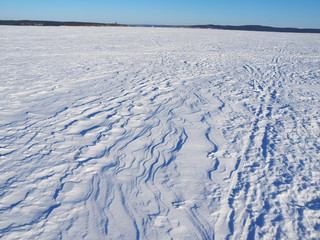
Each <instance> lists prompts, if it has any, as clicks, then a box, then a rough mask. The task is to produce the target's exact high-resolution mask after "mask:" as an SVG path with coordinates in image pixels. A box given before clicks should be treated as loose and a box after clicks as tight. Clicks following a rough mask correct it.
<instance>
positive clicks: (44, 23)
mask: <svg viewBox="0 0 320 240" xmlns="http://www.w3.org/2000/svg"><path fill="white" fill-rule="evenodd" d="M0 25H15V26H96V27H107V26H131V27H139V26H140V27H178V28H205V29H221V30H240V31H261V32H262V31H263V32H292V33H320V29H315V28H279V27H268V26H260V25H245V26H228V25H226V26H224V25H212V24H209V25H190V26H186V25H174V26H173V25H142V24H140V25H139V24H136V25H126V24H118V23H91V22H59V21H32V20H18V21H16V20H0Z"/></svg>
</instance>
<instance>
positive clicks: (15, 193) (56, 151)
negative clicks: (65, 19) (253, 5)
mask: <svg viewBox="0 0 320 240" xmlns="http://www.w3.org/2000/svg"><path fill="white" fill-rule="evenodd" d="M0 83H1V85H0V94H1V95H0V96H1V98H0V189H1V191H0V238H1V239H6V240H7V239H46V240H50V239H73V240H74V239H90V240H91V239H130V240H131V239H160V240H164V239H192V240H193V239H217V240H220V239H291V240H293V239H320V238H319V236H320V127H319V126H320V94H319V93H320V35H319V34H292V33H264V32H240V31H220V30H205V29H173V28H172V29H170V28H125V27H119V28H95V27H93V28H89V27H8V26H1V27H0Z"/></svg>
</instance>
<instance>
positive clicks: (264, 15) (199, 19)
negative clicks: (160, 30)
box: [0, 0, 320, 28]
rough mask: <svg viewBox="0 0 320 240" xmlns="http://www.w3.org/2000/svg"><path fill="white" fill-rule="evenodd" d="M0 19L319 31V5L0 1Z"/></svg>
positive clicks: (281, 0) (316, 0)
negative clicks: (266, 27) (255, 27)
mask: <svg viewBox="0 0 320 240" xmlns="http://www.w3.org/2000/svg"><path fill="white" fill-rule="evenodd" d="M0 19H1V20H57V21H90V22H102V23H114V22H118V23H123V24H169V25H175V24H177V25H189V24H221V25H228V24H229V25H245V24H253V25H267V26H274V27H301V28H320V0H161V1H158V0H135V1H129V0H0Z"/></svg>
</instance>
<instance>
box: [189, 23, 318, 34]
mask: <svg viewBox="0 0 320 240" xmlns="http://www.w3.org/2000/svg"><path fill="white" fill-rule="evenodd" d="M189 27H190V28H210V29H223V30H242V31H261V32H292V33H320V29H313V28H278V27H268V26H260V25H245V26H223V25H192V26H189Z"/></svg>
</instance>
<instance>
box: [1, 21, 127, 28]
mask: <svg viewBox="0 0 320 240" xmlns="http://www.w3.org/2000/svg"><path fill="white" fill-rule="evenodd" d="M0 25H14V26H95V27H107V26H127V25H123V24H118V23H91V22H58V21H33V20H17V21H16V20H0Z"/></svg>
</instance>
